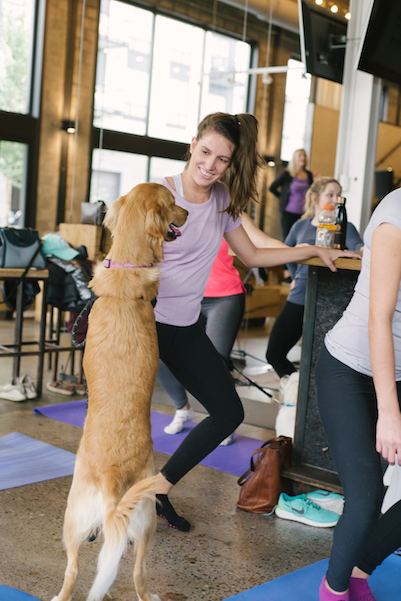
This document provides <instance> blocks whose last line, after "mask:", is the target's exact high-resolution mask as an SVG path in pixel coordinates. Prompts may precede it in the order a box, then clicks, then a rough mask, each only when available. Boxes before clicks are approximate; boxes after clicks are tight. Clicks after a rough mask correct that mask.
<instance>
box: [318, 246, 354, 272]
mask: <svg viewBox="0 0 401 601" xmlns="http://www.w3.org/2000/svg"><path fill="white" fill-rule="evenodd" d="M314 249H315V250H316V255H317V256H318V257H319V259H321V260H322V261H323V263H325V264H326V265H327V267H328V268H329V269H331V271H337V267H336V266H335V265H334V261H335V260H336V259H339V258H340V257H344V258H347V259H360V258H361V255H359V254H358V253H357V252H356V251H352V250H340V249H337V248H324V246H314Z"/></svg>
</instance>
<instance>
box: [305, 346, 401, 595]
mask: <svg viewBox="0 0 401 601" xmlns="http://www.w3.org/2000/svg"><path fill="white" fill-rule="evenodd" d="M316 386H317V397H318V405H319V411H320V417H321V420H322V423H323V427H324V431H325V434H326V438H327V442H328V445H329V448H330V453H331V455H332V457H333V460H334V463H335V465H336V468H337V471H338V475H339V477H340V480H341V484H342V487H343V490H344V497H345V504H344V511H343V514H342V516H341V517H340V519H339V521H338V524H337V526H336V529H335V531H334V536H333V547H332V551H331V556H330V563H329V569H328V572H327V581H328V583H329V585H330V586H331V587H332V588H333V589H334V590H335V591H343V590H346V589H347V588H348V586H349V579H350V576H351V572H352V569H353V567H354V566H358V567H359V568H360V569H362V570H363V571H364V572H366V573H367V574H371V573H372V571H373V570H374V569H375V568H376V567H377V566H378V565H379V564H380V563H381V562H382V561H383V560H384V559H385V558H386V557H387V556H388V555H389V554H390V553H392V552H393V551H395V550H396V549H397V548H398V547H400V546H401V501H399V502H398V503H396V504H395V505H394V506H393V507H392V508H391V509H389V511H388V512H386V513H385V514H384V515H383V516H382V517H380V508H381V504H382V499H383V492H384V489H383V480H382V478H383V473H382V472H383V470H382V465H381V461H380V455H379V453H377V451H376V422H377V401H376V394H375V389H374V385H373V379H372V378H371V377H369V376H365V375H363V374H360V373H358V372H356V371H354V370H353V369H351V368H350V367H348V366H346V365H344V364H343V363H341V362H340V361H337V359H334V357H332V356H331V355H330V353H329V352H328V351H327V349H326V348H325V347H324V346H323V348H322V350H321V351H320V355H319V357H318V360H317V362H316ZM397 391H398V398H399V399H401V382H397ZM379 518H380V519H379Z"/></svg>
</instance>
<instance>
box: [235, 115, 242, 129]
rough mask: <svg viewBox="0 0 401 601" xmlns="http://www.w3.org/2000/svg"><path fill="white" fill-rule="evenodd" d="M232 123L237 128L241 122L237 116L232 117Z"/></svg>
mask: <svg viewBox="0 0 401 601" xmlns="http://www.w3.org/2000/svg"><path fill="white" fill-rule="evenodd" d="M234 121H235V123H236V124H237V125H238V127H239V126H240V125H241V121H240V120H239V119H238V115H234Z"/></svg>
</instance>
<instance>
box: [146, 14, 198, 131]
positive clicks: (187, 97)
mask: <svg viewBox="0 0 401 601" xmlns="http://www.w3.org/2000/svg"><path fill="white" fill-rule="evenodd" d="M204 37H205V32H204V31H203V30H202V29H201V28H200V27H195V26H193V25H188V24H186V23H181V22H179V21H176V20H174V19H169V18H167V17H162V16H160V15H159V16H157V17H156V24H155V39H154V57H153V69H152V84H151V98H150V106H149V130H148V132H149V136H151V137H154V138H164V139H165V140H175V141H177V142H188V141H189V140H190V139H191V138H192V137H193V135H194V133H195V132H196V127H197V124H198V117H199V100H200V88H199V84H200V78H201V73H202V59H203V45H204Z"/></svg>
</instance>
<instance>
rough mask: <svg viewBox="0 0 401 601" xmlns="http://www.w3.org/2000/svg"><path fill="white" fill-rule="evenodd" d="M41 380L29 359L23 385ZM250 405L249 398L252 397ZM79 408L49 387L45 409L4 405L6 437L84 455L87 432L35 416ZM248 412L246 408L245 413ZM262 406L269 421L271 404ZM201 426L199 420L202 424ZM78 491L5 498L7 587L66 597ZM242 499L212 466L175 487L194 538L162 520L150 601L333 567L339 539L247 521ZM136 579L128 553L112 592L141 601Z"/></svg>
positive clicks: (58, 486) (88, 547)
mask: <svg viewBox="0 0 401 601" xmlns="http://www.w3.org/2000/svg"><path fill="white" fill-rule="evenodd" d="M28 321H29V320H27V324H28V325H27V328H26V330H27V331H28V336H29V332H30V331H31V330H32V336H34V330H35V326H34V325H29V323H28ZM31 321H32V322H33V320H31ZM0 336H1V340H2V342H3V343H4V342H6V340H5V338H6V337H7V336H11V337H12V322H5V321H0ZM247 336H248V337H247V342H246V345H247V346H248V348H252V349H253V353H256V352H259V350H260V349H259V347H258V345H262V346H263V347H265V344H266V333H265V332H264V331H263V329H261V330H259V331H258V332H251V333H250V332H248V335H247ZM260 348H261V347H260ZM258 349H259V350H258ZM261 357H263V354H262V355H261ZM250 370H251V371H252V366H251V367H250ZM35 372H36V358H24V359H23V362H22V368H21V372H20V373H21V375H23V374H25V373H29V374H30V375H31V376H32V377H34V376H35ZM10 377H11V360H10V359H4V358H3V360H2V361H0V384H4V383H6V382H7V381H9V380H10ZM50 379H51V372H50V371H49V370H46V372H45V378H44V382H45V383H46V382H48V381H49V380H50ZM164 395H165V393H164V391H162V390H161V389H160V388H159V387H156V388H155V394H154V402H153V404H152V409H154V410H157V411H162V412H165V413H170V414H172V413H173V408H172V407H171V406H169V405H168V404H166V403H168V402H169V401H168V399H167V398H165V396H164ZM243 395H244V397H246V391H244V392H243ZM78 398H80V397H79V396H73V397H64V396H61V395H58V394H55V393H52V392H49V391H47V390H46V388H45V387H44V393H43V396H42V397H41V398H40V399H37V400H33V401H25V402H22V403H15V402H10V401H0V415H1V419H0V436H4V435H6V434H9V433H11V432H14V431H17V432H21V433H22V434H26V435H28V436H31V437H33V438H36V439H39V440H42V441H44V442H47V443H50V444H52V445H55V446H57V447H60V448H62V449H66V450H68V451H72V452H76V450H77V446H78V443H79V440H80V437H81V434H82V430H81V429H80V428H77V427H75V426H70V425H68V424H63V423H61V422H56V421H54V420H50V419H48V418H46V417H44V416H42V415H41V414H34V413H33V408H34V407H36V406H38V405H48V404H55V403H62V402H68V401H71V400H74V399H78ZM156 401H157V402H156ZM252 402H254V401H252V400H251V403H252ZM255 402H256V401H255ZM247 403H248V401H247V399H246V398H245V399H244V404H245V405H246V404H247ZM260 405H261V407H262V411H263V402H261V403H260ZM265 409H266V405H265ZM251 414H252V415H254V412H251ZM202 417H203V416H202V414H200V413H197V419H202ZM248 421H249V420H248ZM238 432H239V433H242V434H245V435H247V436H254V437H256V438H263V439H267V438H268V437H271V435H274V432H272V431H270V430H267V429H266V428H258V427H256V426H254V425H249V424H243V425H241V426H240V428H239V430H238ZM166 457H167V456H166V455H164V454H162V453H155V460H156V467H157V468H160V467H161V466H162V465H163V464H164V462H165V461H166ZM70 485H71V477H66V478H59V479H56V480H50V481H47V482H41V483H38V484H32V485H28V486H22V487H19V488H14V489H9V490H4V491H0V531H1V545H0V584H3V585H6V586H10V587H13V588H16V589H19V590H21V591H24V592H26V593H29V594H31V595H33V596H35V597H38V598H39V599H40V600H41V601H48V600H49V601H50V599H52V597H53V596H54V595H56V594H57V593H58V592H59V589H60V587H61V583H62V579H63V573H64V569H65V563H66V558H65V553H64V550H63V545H62V524H63V514H64V510H65V505H66V499H67V495H68V491H69V488H70ZM238 493H239V487H238V485H237V477H236V476H232V475H230V474H226V473H223V472H219V471H216V470H214V469H211V468H207V467H204V466H197V467H195V468H194V469H193V470H192V471H191V472H190V473H189V474H187V476H185V478H183V480H182V481H181V482H180V483H179V484H178V485H177V486H176V487H175V489H174V491H173V493H172V494H171V496H170V498H171V500H172V502H173V504H174V507H175V508H176V510H177V512H178V513H179V514H181V515H183V516H184V517H186V518H187V519H188V520H189V521H190V522H191V525H192V528H191V531H190V532H189V533H182V532H178V531H172V530H170V529H169V528H168V527H167V526H166V524H165V523H164V522H163V521H162V520H158V524H157V534H156V540H155V544H154V548H153V552H152V556H151V558H150V561H149V566H148V576H149V583H150V589H151V591H152V592H155V593H157V594H158V595H159V596H160V598H161V599H162V601H186V600H190V601H201V600H207V601H223V600H224V599H227V598H228V597H230V596H232V595H235V594H237V593H239V592H242V591H244V590H247V589H249V588H251V587H254V586H256V585H258V584H262V583H264V582H266V581H268V580H271V579H274V578H277V577H279V576H282V575H284V574H287V573H288V572H291V571H294V570H297V569H300V568H302V567H305V566H307V565H310V564H311V563H314V562H316V561H319V560H321V559H323V558H326V557H328V555H329V553H330V548H331V541H332V534H333V530H332V529H319V528H312V527H308V526H304V525H302V524H299V523H295V522H289V521H286V520H282V519H280V518H277V517H275V516H271V517H265V516H262V515H255V514H250V513H246V512H243V511H241V510H239V509H237V508H236V502H237V499H238ZM100 544H101V541H99V540H96V541H94V542H92V543H85V544H84V545H83V546H82V548H81V554H80V574H79V577H78V581H77V585H76V589H75V594H74V596H73V599H74V601H84V599H86V594H87V592H88V590H89V588H90V584H91V582H92V581H93V577H94V573H95V569H96V560H97V556H98V552H99V548H100ZM132 569H133V552H132V551H129V552H128V554H127V556H126V557H125V558H123V560H122V562H121V564H120V570H119V573H118V576H117V578H116V581H115V583H114V585H113V587H112V589H111V598H112V600H113V601H128V599H133V600H134V599H136V595H135V592H134V589H133V583H132ZM266 601H268V599H266Z"/></svg>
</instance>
